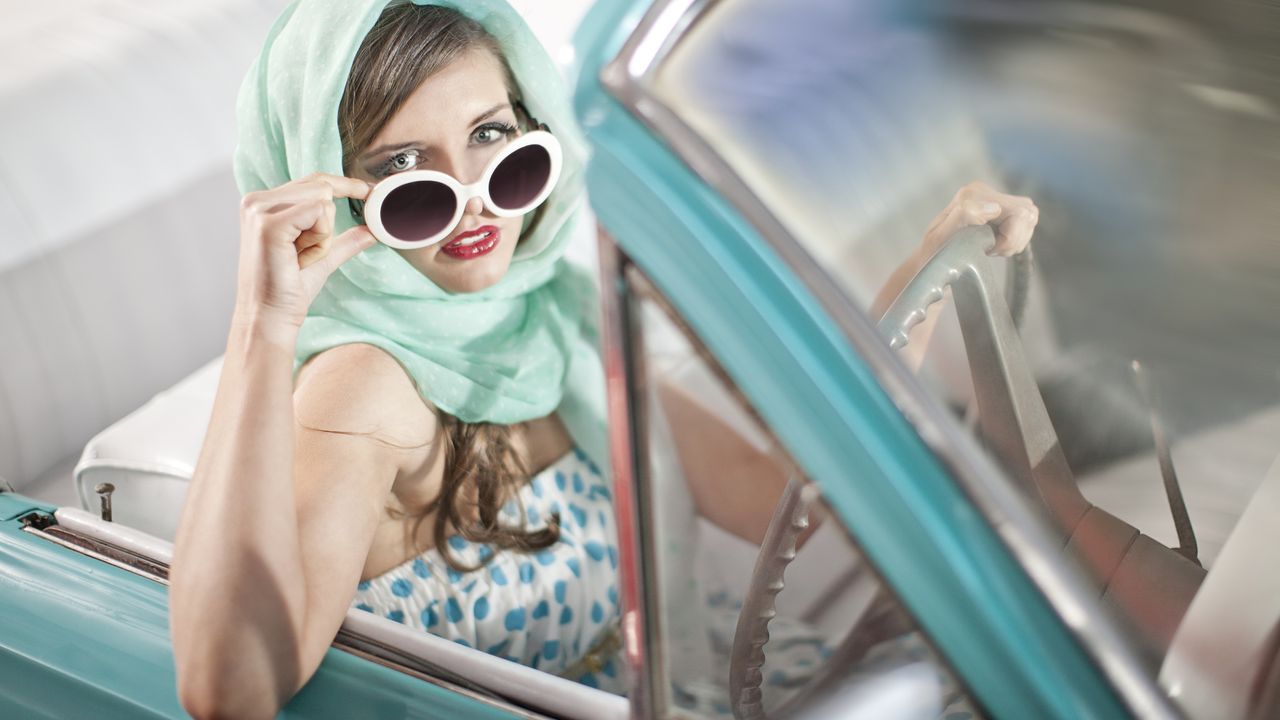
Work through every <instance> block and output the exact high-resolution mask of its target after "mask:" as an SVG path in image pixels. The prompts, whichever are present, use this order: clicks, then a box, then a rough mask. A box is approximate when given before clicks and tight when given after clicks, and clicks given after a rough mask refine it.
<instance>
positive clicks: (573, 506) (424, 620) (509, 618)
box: [352, 448, 625, 693]
mask: <svg viewBox="0 0 1280 720" xmlns="http://www.w3.org/2000/svg"><path fill="white" fill-rule="evenodd" d="M520 498H521V501H522V502H523V504H524V508H525V513H526V515H527V517H528V523H527V527H528V528H529V529H537V528H541V527H545V526H546V525H547V522H548V519H549V518H550V516H551V514H552V513H557V514H559V516H560V529H561V532H560V540H559V541H558V542H556V543H555V544H554V545H552V546H551V547H549V548H547V549H546V550H542V551H540V552H536V553H523V552H516V551H506V550H504V551H500V552H498V553H497V554H496V555H495V554H494V551H493V550H492V549H491V548H490V547H489V546H487V545H483V544H478V543H471V542H469V541H467V540H465V539H464V538H463V537H462V536H460V535H453V536H450V537H449V539H448V543H449V545H450V549H451V550H452V551H453V552H454V553H455V556H456V557H457V558H458V559H459V560H460V561H462V563H464V564H474V563H476V562H477V561H479V560H482V559H488V558H490V556H492V558H491V559H489V561H488V562H487V563H486V564H485V565H484V566H483V567H481V568H479V569H478V570H475V571H472V572H468V573H460V572H458V571H457V570H454V569H452V568H450V567H449V566H448V564H446V563H445V561H444V558H443V557H442V556H441V554H440V552H439V551H438V550H436V549H434V548H433V549H431V550H428V551H426V552H424V553H422V554H421V555H419V556H418V557H416V558H414V559H412V560H409V561H407V562H405V563H404V564H402V565H400V566H398V567H396V568H394V569H392V570H390V571H388V572H386V573H384V574H382V575H380V576H378V577H376V578H373V579H371V580H368V581H365V582H362V583H360V584H359V586H358V587H357V589H356V595H355V599H354V600H353V601H352V604H353V606H354V607H356V608H358V609H361V610H364V611H366V612H371V613H375V614H377V615H380V616H382V617H385V618H388V619H390V620H393V621H395V622H399V623H403V624H405V625H408V626H411V627H416V628H419V629H422V630H424V631H427V632H430V633H433V634H435V635H439V636H441V637H444V638H447V639H449V640H453V641H454V642H457V643H459V644H462V645H466V646H468V647H473V648H477V649H480V650H483V651H485V652H487V653H489V654H491V655H497V656H499V657H502V658H506V659H507V660H510V661H512V662H518V663H522V664H524V665H528V666H530V667H534V668H537V669H540V670H545V671H547V672H550V673H554V674H557V675H565V676H566V677H567V676H568V674H567V671H569V670H572V669H573V668H574V666H575V665H576V664H578V663H579V661H580V660H581V659H582V658H583V656H584V655H586V654H587V653H588V652H590V651H591V650H592V648H593V647H595V646H596V645H597V644H598V643H601V642H602V641H604V639H605V638H606V637H607V636H608V635H609V633H611V632H616V628H617V623H618V617H619V606H618V549H617V543H618V540H617V529H616V528H615V526H614V523H613V504H612V491H611V489H610V488H609V487H608V484H607V482H606V481H605V480H604V479H603V478H602V477H601V474H600V472H599V468H597V467H596V465H595V464H594V463H593V462H592V461H591V460H590V459H588V458H587V456H586V455H585V454H584V453H582V451H580V450H578V449H577V448H575V449H574V450H573V452H571V453H569V454H567V455H565V456H564V457H563V458H561V459H560V460H559V461H557V462H556V463H554V464H552V465H551V466H550V467H548V468H546V469H545V470H543V471H542V472H540V473H538V474H537V475H536V476H534V478H533V479H532V480H531V481H530V483H529V484H528V485H526V486H525V487H524V488H523V489H522V490H521V492H520ZM500 518H501V521H502V522H504V523H506V524H509V525H512V526H518V524H519V522H520V518H519V511H518V509H517V507H516V504H515V503H514V502H510V503H507V505H506V506H505V507H503V508H502V511H501V513H500ZM601 660H602V662H601V663H600V665H599V671H598V672H586V673H585V674H578V673H574V674H577V675H578V676H577V677H571V678H570V679H573V680H577V681H579V682H582V683H584V684H586V685H590V686H592V687H598V688H601V689H604V690H608V691H610V692H615V693H622V692H623V691H624V689H625V683H624V681H623V678H622V663H621V659H620V658H619V657H615V656H610V657H605V658H601Z"/></svg>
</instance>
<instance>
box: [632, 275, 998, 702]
mask: <svg viewBox="0 0 1280 720" xmlns="http://www.w3.org/2000/svg"><path fill="white" fill-rule="evenodd" d="M627 286H628V288H629V291H631V292H633V293H634V296H633V298H632V300H631V301H630V307H631V313H632V314H631V317H630V320H629V336H630V337H631V338H632V339H631V340H630V342H629V347H630V348H631V352H632V354H633V356H634V357H633V362H634V365H635V367H636V368H637V369H638V372H639V374H640V376H639V377H637V378H636V382H635V387H636V388H637V389H638V392H637V397H636V399H635V402H636V407H635V409H634V410H633V416H634V417H635V418H637V422H638V423H639V424H640V428H639V433H638V434H639V436H640V437H642V438H643V440H641V441H640V446H639V447H637V449H636V452H637V454H638V456H639V457H640V458H641V463H640V466H641V470H640V478H639V483H638V484H639V486H640V487H641V488H642V491H641V492H642V496H643V497H644V502H643V506H644V507H645V512H644V517H643V520H642V530H641V533H642V537H643V538H644V543H643V544H644V552H645V553H646V555H647V557H648V558H649V560H648V561H647V562H642V563H641V565H642V567H644V568H645V570H646V576H645V577H644V579H643V586H644V587H646V588H647V589H648V593H649V606H650V608H651V612H650V613H648V614H647V615H646V622H647V623H651V624H652V625H654V626H656V633H655V632H654V629H650V630H649V633H650V637H656V639H657V642H656V643H652V644H651V645H650V646H649V648H648V651H649V652H650V653H652V654H653V657H652V658H651V663H652V665H651V666H652V667H653V670H654V677H653V678H652V682H653V683H654V686H655V687H654V697H655V700H654V702H655V704H656V705H657V708H656V710H657V716H658V717H685V718H687V717H691V716H692V717H704V718H728V717H762V716H761V715H757V714H754V713H756V712H758V711H761V710H763V711H765V712H767V714H768V716H769V717H791V716H792V714H793V713H795V712H799V711H801V710H802V709H804V708H812V707H814V706H815V705H821V704H823V703H833V702H837V701H836V700H834V699H833V698H839V700H838V702H839V703H840V708H841V712H845V713H847V712H849V711H850V710H851V708H860V707H862V708H877V711H876V716H878V717H955V718H968V717H979V714H978V712H977V711H976V710H975V708H974V707H973V704H972V703H971V701H970V700H969V698H968V696H967V694H966V693H965V692H964V690H963V689H962V688H961V687H960V686H959V685H957V683H956V680H955V679H954V677H953V675H952V673H951V672H950V671H949V670H948V669H947V668H946V666H945V665H944V664H943V662H942V661H941V660H940V659H939V658H938V656H937V655H936V654H935V653H934V651H933V649H932V648H931V647H930V645H929V643H928V641H927V639H926V638H925V637H924V635H922V634H921V633H920V632H919V631H918V630H917V629H916V627H915V625H914V623H913V622H912V620H911V618H910V616H909V615H908V614H907V613H906V612H905V611H904V610H903V608H902V607H901V606H900V605H899V603H898V602H897V600H896V599H895V598H894V597H893V596H892V594H891V593H889V592H888V591H887V590H886V587H885V585H884V584H882V583H881V581H880V580H879V578H878V577H877V575H876V571H875V569H874V568H873V567H872V566H871V565H870V563H868V562H867V560H866V559H865V558H864V557H863V556H862V555H861V554H860V553H859V551H858V549H857V548H856V547H855V546H854V544H853V543H852V542H851V541H850V539H849V536H848V535H847V534H846V533H845V532H844V529H843V527H842V526H841V525H840V522H839V520H838V519H836V518H835V517H834V516H832V515H830V514H829V513H828V512H827V510H826V507H825V505H824V504H823V501H822V498H821V495H820V494H819V491H818V488H817V486H816V485H813V484H810V483H808V482H807V481H806V479H805V478H804V476H803V475H802V474H801V473H800V472H799V471H798V470H797V469H796V468H795V466H794V465H793V464H792V462H791V460H790V458H789V457H788V456H787V454H786V453H785V451H783V450H782V449H781V448H780V446H779V445H778V443H777V442H776V440H775V439H774V437H773V435H772V434H771V433H770V432H769V431H768V430H767V429H766V428H765V427H764V426H763V425H762V424H761V423H760V422H759V421H758V420H757V419H756V415H755V414H754V413H753V411H752V410H751V409H750V407H749V406H748V405H747V404H746V402H745V400H744V399H743V397H742V396H741V395H740V394H739V393H738V392H737V391H736V389H735V387H734V386H733V385H732V383H731V382H729V381H728V379H727V378H726V377H725V376H724V375H723V374H722V372H721V371H720V370H719V368H718V365H716V364H715V363H714V361H713V360H712V359H711V357H710V356H709V355H708V354H707V353H706V351H705V350H704V349H703V348H702V347H701V346H700V345H699V344H698V342H697V341H696V339H695V338H694V336H693V335H692V334H691V333H690V332H689V331H688V330H687V329H686V328H685V327H684V326H683V325H682V324H681V323H680V321H679V320H678V318H677V316H676V315H675V314H674V311H672V310H671V309H670V308H669V306H667V304H666V303H665V301H664V300H663V299H662V298H661V296H660V295H658V293H657V292H656V291H655V290H654V289H653V288H652V286H651V285H649V283H648V282H647V280H645V278H644V277H643V276H642V275H641V274H640V273H639V272H638V271H636V270H635V268H630V272H629V273H628V283H627ZM789 480H794V484H789ZM792 508H794V510H792ZM771 517H772V518H775V519H774V520H773V522H774V523H775V524H776V525H777V527H770V518H771ZM800 526H807V528H802V527H800ZM787 531H791V532H790V534H787ZM769 533H774V534H778V537H779V538H780V542H778V543H776V544H775V543H771V542H770V536H769ZM797 539H800V541H801V546H800V548H799V550H798V552H797V553H795V555H794V560H793V561H790V562H788V561H787V560H785V557H786V556H787V555H789V554H791V553H792V552H794V548H795V543H796V541H797ZM779 579H781V580H782V581H783V584H784V587H783V589H782V590H781V592H778V591H777V586H776V585H774V583H776V582H777V581H778V580H779ZM770 587H772V588H773V589H772V590H770ZM775 612H776V614H775ZM762 618H771V619H770V620H769V621H768V622H767V624H766V623H765V622H763V621H762V620H761V619H762ZM761 643H763V645H761ZM735 705H736V706H737V707H736V714H735ZM855 714H856V713H855Z"/></svg>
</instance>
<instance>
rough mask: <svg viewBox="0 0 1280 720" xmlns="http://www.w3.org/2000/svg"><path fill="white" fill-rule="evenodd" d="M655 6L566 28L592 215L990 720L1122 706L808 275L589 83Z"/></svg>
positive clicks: (603, 7)
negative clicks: (587, 144)
mask: <svg viewBox="0 0 1280 720" xmlns="http://www.w3.org/2000/svg"><path fill="white" fill-rule="evenodd" d="M649 5H650V3H649V2H648V1H647V0H605V1H603V2H599V3H597V4H596V6H595V7H594V8H593V9H592V11H591V12H590V13H589V14H588V16H587V18H586V19H585V21H584V24H583V26H582V27H581V29H580V30H579V32H578V40H577V52H578V54H577V61H578V69H577V91H576V94H575V97H576V102H577V112H578V115H579V118H580V120H581V122H582V124H583V127H584V131H585V132H586V133H587V136H588V138H589V140H590V141H591V146H592V149H593V156H592V158H591V161H590V164H589V167H588V186H589V188H590V192H591V201H592V206H593V209H594V211H595V212H596V214H597V217H598V218H599V220H600V222H601V224H602V225H603V226H604V227H605V228H606V229H607V230H608V231H609V233H610V234H611V235H612V236H613V238H614V239H615V241H616V242H617V244H618V245H619V247H621V248H622V249H623V251H624V252H625V253H626V254H627V256H628V257H629V258H630V259H631V260H632V261H633V262H634V263H635V264H636V265H637V266H638V267H639V268H641V269H642V270H643V271H644V272H645V274H646V275H647V276H648V277H649V279H650V280H651V281H652V282H653V283H654V285H655V286H657V287H658V288H659V289H660V290H661V291H662V293H663V294H664V295H665V296H666V298H667V299H668V300H669V301H670V302H671V303H672V305H673V306H674V307H675V308H676V309H677V310H678V311H679V312H680V313H681V314H682V315H683V318H684V320H685V321H687V322H688V324H689V325H690V326H691V327H692V328H693V330H694V331H695V332H697V333H698V335H699V336H700V339H701V340H702V341H703V342H704V343H705V345H706V346H707V347H708V348H709V349H710V350H711V352H712V353H713V354H714V355H715V356H716V358H717V360H718V361H719V362H720V363H721V365H722V366H723V367H724V369H725V371H726V372H727V373H728V374H729V375H730V377H732V378H733V380H734V381H735V382H736V383H737V385H738V387H739V389H740V390H741V391H742V392H743V394H744V395H745V396H746V397H747V398H748V399H749V400H750V401H751V402H752V403H753V405H754V406H755V409H756V410H757V412H759V414H760V415H761V417H763V418H764V419H765V420H766V422H768V423H769V425H770V427H771V429H772V430H773V431H774V432H775V434H776V435H777V436H778V437H779V439H780V440H781V441H782V442H783V444H784V445H785V446H786V447H787V449H788V450H789V451H790V453H791V455H792V457H793V458H794V459H795V460H796V461H797V462H798V463H799V464H800V465H801V466H802V467H803V468H804V469H805V470H806V471H807V472H808V473H809V475H810V477H811V478H813V479H814V480H815V481H816V482H817V483H818V484H819V485H820V486H821V487H822V490H823V492H824V494H825V496H826V498H827V500H828V501H829V503H830V504H831V505H832V506H833V507H834V508H835V509H836V511H837V512H838V513H839V515H840V517H841V519H842V520H843V521H844V523H845V524H846V526H847V527H849V528H850V529H851V532H852V534H853V535H854V537H855V538H856V539H857V540H858V541H859V543H860V544H861V546H862V547H863V549H864V551H865V552H866V553H867V554H868V555H869V556H871V557H872V558H873V559H874V560H875V561H876V563H877V565H878V567H879V569H880V570H881V572H882V573H883V574H884V576H885V577H886V578H887V579H888V580H889V581H890V583H891V584H892V585H893V587H894V589H895V590H896V592H897V593H898V595H899V596H900V598H901V599H902V600H903V601H904V602H905V604H906V605H907V606H908V607H910V609H911V610H912V611H913V612H914V613H915V615H916V617H917V619H918V621H919V622H920V623H921V625H922V626H924V628H925V629H926V630H927V632H928V633H929V635H930V636H931V637H932V638H933V639H934V640H935V642H936V643H937V644H938V645H939V647H940V648H941V649H942V650H943V651H944V653H945V654H946V655H947V656H948V657H949V659H950V661H951V664H952V666H953V668H954V669H955V671H956V672H957V674H959V675H961V676H962V677H963V680H964V682H965V684H967V685H968V686H969V687H970V688H971V689H972V690H973V691H974V693H975V694H976V695H977V696H978V697H979V698H980V699H981V701H982V703H983V704H984V705H985V706H986V707H987V708H988V709H989V710H990V711H992V713H993V714H994V715H995V716H998V717H1041V718H1052V717H1058V718H1083V717H1098V718H1107V717H1124V716H1127V715H1128V713H1127V712H1126V710H1125V708H1124V706H1123V705H1122V704H1121V702H1120V700H1119V698H1118V696H1117V695H1116V693H1115V692H1114V691H1113V689H1112V687H1111V685H1110V683H1109V682H1108V681H1107V679H1106V678H1105V677H1104V676H1103V675H1102V673H1101V670H1100V669H1098V667H1097V666H1096V665H1095V664H1094V663H1093V662H1092V660H1091V659H1090V658H1089V657H1088V656H1087V655H1086V654H1085V652H1084V650H1083V649H1082V648H1081V646H1080V645H1079V644H1078V642H1077V641H1076V640H1075V639H1074V638H1073V637H1072V636H1071V634H1070V632H1069V631H1068V629H1067V627H1066V626H1065V625H1064V623H1063V621H1062V619H1061V618H1060V617H1059V616H1058V615H1057V613H1055V612H1054V611H1053V610H1052V608H1050V606H1049V605H1048V604H1047V602H1046V601H1045V599H1044V598H1043V596H1042V595H1041V594H1040V592H1039V591H1038V590H1037V589H1036V588H1035V587H1034V586H1033V584H1032V582H1031V580H1030V579H1029V578H1028V576H1027V574H1026V572H1025V571H1024V570H1023V569H1022V568H1021V567H1020V566H1019V565H1018V564H1017V563H1016V561H1015V560H1014V558H1013V557H1012V555H1011V554H1010V552H1009V550H1008V548H1007V547H1005V546H1004V545H1003V543H1002V542H1001V541H1000V539H999V538H998V537H997V536H996V534H995V532H994V530H993V529H992V528H991V526H990V525H989V524H988V523H987V522H986V521H985V520H984V519H983V518H982V517H980V516H979V514H978V512H977V510H976V509H975V507H974V506H973V504H972V502H971V501H970V500H969V498H968V497H967V496H966V495H965V494H964V493H963V492H962V491H961V489H960V488H959V487H958V486H957V484H956V482H955V480H954V479H953V478H952V477H951V476H950V474H949V473H948V472H947V470H946V469H945V468H944V467H943V466H942V465H941V464H940V463H939V461H938V460H937V459H936V457H935V456H934V454H933V453H932V452H931V451H930V450H929V449H928V448H927V447H926V446H925V445H924V443H923V441H922V440H921V438H920V437H919V435H918V434H917V433H916V431H915V430H914V429H913V428H912V427H911V426H910V425H909V424H908V422H907V421H906V420H905V418H904V417H903V416H902V414H901V413H900V412H899V411H898V409H897V408H896V407H895V406H894V404H893V402H892V401H891V400H890V398H889V397H888V396H887V395H886V394H885V392H884V391H883V389H882V388H881V387H880V385H879V384H878V383H877V381H876V380H875V378H874V377H873V376H872V373H871V371H870V369H869V368H868V366H867V364H866V363H865V362H864V361H863V360H862V359H860V358H859V357H858V356H857V355H856V354H855V353H854V352H853V351H852V349H851V348H850V346H849V343H848V341H847V340H846V338H845V337H844V336H843V334H842V332H841V331H840V330H839V328H838V327H837V326H836V325H835V323H834V322H833V321H832V320H831V318H830V317H829V316H828V315H827V314H826V312H825V311H824V310H823V308H822V307H820V306H819V304H818V302H817V301H816V300H815V299H814V297H813V296H812V295H811V293H810V292H809V291H808V290H807V289H806V287H805V286H804V285H803V283H802V282H801V281H800V280H799V279H798V278H797V277H796V276H795V275H794V273H792V272H791V271H790V270H789V269H788V267H787V266H786V264H785V263H784V262H783V261H782V259H781V258H779V257H778V256H777V254H776V253H775V252H774V251H773V249H772V248H771V247H770V246H769V245H768V244H767V243H766V242H765V240H764V239H763V238H762V237H761V236H760V235H759V234H758V233H757V232H756V231H755V229H754V228H753V227H752V226H751V225H749V224H748V223H747V221H746V220H745V219H743V217H742V216H741V215H740V214H739V213H738V212H737V211H736V210H735V209H734V208H733V207H732V206H730V205H729V203H728V202H727V201H726V200H725V199H724V197H722V196H721V195H720V194H719V193H717V192H716V191H715V190H714V189H713V188H711V187H709V186H708V185H707V184H706V183H705V182H704V181H703V180H702V179H701V178H700V177H698V176H697V175H696V174H694V173H693V172H692V171H691V170H690V169H689V168H688V167H687V166H686V165H685V164H684V163H683V162H681V161H680V160H679V159H678V158H677V157H676V156H675V155H674V154H673V152H672V151H671V149H670V148H669V147H667V146H666V145H664V144H663V143H662V141H661V140H659V139H658V138H656V137H655V133H654V132H653V131H652V130H651V129H650V128H649V127H647V126H646V125H644V124H643V123H642V122H641V121H640V120H638V119H637V118H636V117H635V116H634V115H633V114H632V113H631V112H629V111H628V110H627V109H626V108H624V107H622V106H621V105H620V104H619V103H618V102H617V100H616V99H615V98H614V97H613V96H612V95H611V94H610V93H609V92H608V90H606V89H605V88H604V87H603V86H602V85H601V83H600V80H599V77H600V72H601V70H602V68H603V67H604V66H605V65H606V64H607V63H608V62H609V61H610V60H612V59H613V58H614V57H616V56H617V55H618V53H619V51H620V49H621V47H622V44H623V42H624V40H625V39H626V37H627V36H628V35H629V33H630V31H631V29H632V28H634V27H635V25H636V23H637V22H638V21H639V19H640V17H641V15H642V14H643V12H644V11H645V10H646V9H647V8H648V6H649Z"/></svg>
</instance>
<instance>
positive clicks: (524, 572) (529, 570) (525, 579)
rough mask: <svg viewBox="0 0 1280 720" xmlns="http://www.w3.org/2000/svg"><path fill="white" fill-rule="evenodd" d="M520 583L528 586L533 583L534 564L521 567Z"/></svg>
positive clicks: (525, 564)
mask: <svg viewBox="0 0 1280 720" xmlns="http://www.w3.org/2000/svg"><path fill="white" fill-rule="evenodd" d="M520 582H522V583H524V584H526V585H528V584H530V583H532V582H533V563H530V562H527V563H522V564H521V565H520Z"/></svg>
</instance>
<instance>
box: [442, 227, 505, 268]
mask: <svg viewBox="0 0 1280 720" xmlns="http://www.w3.org/2000/svg"><path fill="white" fill-rule="evenodd" d="M476 238H480V239H479V240H477V239H476ZM501 238H502V232H501V231H500V230H498V228H497V226H496V225H481V226H480V227H478V228H476V229H475V230H468V231H467V232H464V233H460V234H459V235H458V236H457V237H455V238H454V239H452V240H450V241H449V243H448V244H447V245H445V246H444V247H442V248H440V252H442V253H444V254H445V255H448V256H449V257H451V258H457V259H458V260H470V259H472V258H477V257H480V256H481V255H485V254H487V253H488V252H489V251H490V250H493V249H494V248H496V247H498V241H499V240H500V239H501Z"/></svg>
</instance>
